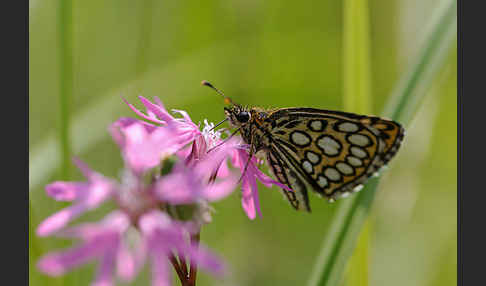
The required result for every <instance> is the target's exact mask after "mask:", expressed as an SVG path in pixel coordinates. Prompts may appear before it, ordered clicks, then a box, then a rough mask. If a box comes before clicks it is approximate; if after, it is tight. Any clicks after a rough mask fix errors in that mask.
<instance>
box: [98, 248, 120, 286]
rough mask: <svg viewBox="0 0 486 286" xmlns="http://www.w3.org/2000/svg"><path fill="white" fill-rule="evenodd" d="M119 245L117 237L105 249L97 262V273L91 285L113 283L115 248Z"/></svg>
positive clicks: (102, 285) (101, 285)
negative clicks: (109, 246)
mask: <svg viewBox="0 0 486 286" xmlns="http://www.w3.org/2000/svg"><path fill="white" fill-rule="evenodd" d="M118 245H119V239H118V240H116V241H113V244H112V245H111V248H109V249H107V250H106V251H105V252H104V253H103V256H102V257H101V261H100V262H99V266H98V270H97V274H96V278H95V281H94V282H93V283H92V285H93V286H111V285H113V272H114V269H115V261H116V257H117V255H116V254H117V248H118Z"/></svg>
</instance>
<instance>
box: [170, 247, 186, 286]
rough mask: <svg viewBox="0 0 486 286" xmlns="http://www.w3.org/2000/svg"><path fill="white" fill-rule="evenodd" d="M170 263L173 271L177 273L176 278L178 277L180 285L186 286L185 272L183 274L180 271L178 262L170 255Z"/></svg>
mask: <svg viewBox="0 0 486 286" xmlns="http://www.w3.org/2000/svg"><path fill="white" fill-rule="evenodd" d="M169 260H170V263H171V264H172V266H173V267H174V269H175V271H176V272H177V276H178V277H179V280H181V285H182V286H186V285H187V284H186V278H187V272H186V273H184V271H183V270H182V269H181V266H180V265H179V262H178V261H177V258H176V257H175V256H174V254H171V255H170V256H169Z"/></svg>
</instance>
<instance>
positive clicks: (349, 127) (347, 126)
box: [338, 122, 359, 132]
mask: <svg viewBox="0 0 486 286" xmlns="http://www.w3.org/2000/svg"><path fill="white" fill-rule="evenodd" d="M338 129H339V131H342V132H356V131H358V130H359V126H358V125H356V124H354V123H351V122H344V123H341V124H339V126H338Z"/></svg>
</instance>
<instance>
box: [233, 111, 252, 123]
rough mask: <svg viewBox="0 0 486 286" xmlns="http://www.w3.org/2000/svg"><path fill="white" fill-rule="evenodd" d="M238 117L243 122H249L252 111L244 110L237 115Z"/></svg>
mask: <svg viewBox="0 0 486 286" xmlns="http://www.w3.org/2000/svg"><path fill="white" fill-rule="evenodd" d="M236 119H238V121H239V122H241V123H245V122H248V121H249V120H250V113H248V112H246V111H242V112H240V113H238V114H237V115H236Z"/></svg>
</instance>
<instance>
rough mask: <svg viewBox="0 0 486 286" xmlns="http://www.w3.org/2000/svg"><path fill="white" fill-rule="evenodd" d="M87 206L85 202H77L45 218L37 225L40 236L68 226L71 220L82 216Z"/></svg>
mask: <svg viewBox="0 0 486 286" xmlns="http://www.w3.org/2000/svg"><path fill="white" fill-rule="evenodd" d="M86 209H87V206H86V205H84V204H76V205H72V206H69V207H67V208H65V209H63V210H61V211H59V212H57V213H55V214H53V215H51V216H50V217H48V218H47V219H45V220H44V221H43V222H42V223H41V224H40V225H39V226H38V227H37V235H38V236H47V235H50V234H52V233H53V232H56V231H58V230H60V229H61V228H63V227H64V226H66V225H67V224H68V223H69V222H70V221H71V220H73V219H75V218H77V217H78V216H80V215H81V214H82V213H83V212H85V210H86Z"/></svg>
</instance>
